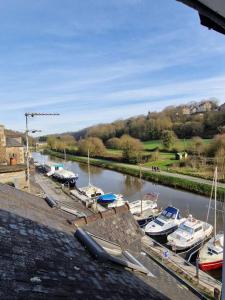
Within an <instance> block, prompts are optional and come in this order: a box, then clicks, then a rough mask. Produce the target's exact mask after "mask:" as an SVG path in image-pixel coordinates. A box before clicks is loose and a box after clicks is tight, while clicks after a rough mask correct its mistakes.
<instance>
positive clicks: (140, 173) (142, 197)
mask: <svg viewBox="0 0 225 300" xmlns="http://www.w3.org/2000/svg"><path fill="white" fill-rule="evenodd" d="M141 177H142V174H141V164H140V195H141V215H142V213H143V199H142V198H143V197H142V193H141Z"/></svg>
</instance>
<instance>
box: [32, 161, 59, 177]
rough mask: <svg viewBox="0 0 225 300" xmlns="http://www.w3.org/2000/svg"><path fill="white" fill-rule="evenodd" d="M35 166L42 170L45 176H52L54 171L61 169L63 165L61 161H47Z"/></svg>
mask: <svg viewBox="0 0 225 300" xmlns="http://www.w3.org/2000/svg"><path fill="white" fill-rule="evenodd" d="M36 167H37V168H38V169H39V170H40V171H42V172H44V173H45V174H46V175H47V176H52V175H53V174H54V173H55V172H56V171H60V170H63V168H64V166H63V164H61V163H55V162H48V163H45V164H36Z"/></svg>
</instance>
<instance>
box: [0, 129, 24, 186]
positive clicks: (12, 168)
mask: <svg viewBox="0 0 225 300" xmlns="http://www.w3.org/2000/svg"><path fill="white" fill-rule="evenodd" d="M0 182H1V183H6V184H10V185H12V186H15V187H16V188H18V189H24V188H26V167H25V165H24V147H23V145H22V139H21V137H19V136H13V135H10V136H7V135H6V134H5V128H4V126H3V125H0Z"/></svg>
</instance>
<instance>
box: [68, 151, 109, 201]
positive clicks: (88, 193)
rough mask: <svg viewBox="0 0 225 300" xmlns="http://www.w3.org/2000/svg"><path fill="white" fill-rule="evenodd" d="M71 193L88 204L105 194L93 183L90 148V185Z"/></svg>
mask: <svg viewBox="0 0 225 300" xmlns="http://www.w3.org/2000/svg"><path fill="white" fill-rule="evenodd" d="M70 193H71V194H72V195H73V196H75V197H76V198H78V199H79V200H81V201H82V202H85V203H86V204H87V205H88V204H93V203H94V202H95V200H97V197H99V196H101V195H104V192H103V190H102V189H100V188H99V187H97V186H94V185H92V184H91V173H90V158H89V150H88V185H87V186H84V187H81V188H77V189H74V190H71V191H70Z"/></svg>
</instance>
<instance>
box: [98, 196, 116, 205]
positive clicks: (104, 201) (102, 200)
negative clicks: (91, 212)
mask: <svg viewBox="0 0 225 300" xmlns="http://www.w3.org/2000/svg"><path fill="white" fill-rule="evenodd" d="M118 197H121V195H117V194H113V193H108V194H104V195H101V196H99V197H98V198H97V202H98V203H99V204H101V205H108V204H111V203H114V202H115V201H117V200H118Z"/></svg>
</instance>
